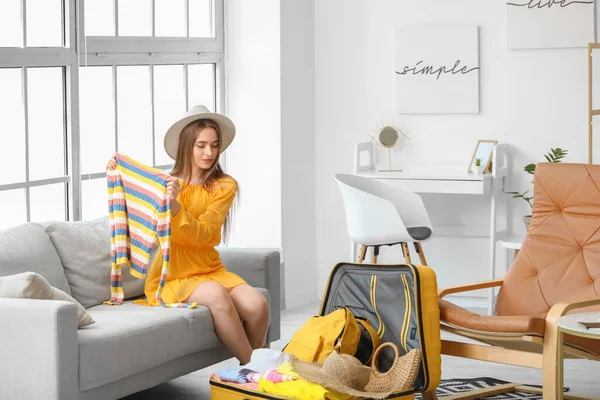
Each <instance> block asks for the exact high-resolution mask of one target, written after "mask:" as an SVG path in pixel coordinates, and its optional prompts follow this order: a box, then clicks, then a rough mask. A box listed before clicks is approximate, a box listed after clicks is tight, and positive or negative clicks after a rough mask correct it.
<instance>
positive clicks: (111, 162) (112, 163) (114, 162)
mask: <svg viewBox="0 0 600 400" xmlns="http://www.w3.org/2000/svg"><path fill="white" fill-rule="evenodd" d="M111 169H117V156H116V154H113V155H112V157H111V158H110V160H108V163H107V164H106V171H108V170H111Z"/></svg>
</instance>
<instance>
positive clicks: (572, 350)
mask: <svg viewBox="0 0 600 400" xmlns="http://www.w3.org/2000/svg"><path fill="white" fill-rule="evenodd" d="M503 283H504V279H494V280H490V281H484V282H479V283H473V284H467V285H461V286H454V287H449V288H445V289H440V290H439V291H438V296H439V298H440V299H441V298H443V297H444V296H446V295H449V294H452V293H464V292H469V291H473V290H479V289H489V288H495V287H500V286H502V284H503ZM594 305H600V297H599V298H596V299H592V300H587V301H581V302H574V303H558V304H555V305H554V306H553V307H552V308H551V309H550V311H549V312H548V314H547V316H546V327H545V331H544V336H543V337H542V336H537V335H522V334H518V333H516V334H515V333H502V332H482V331H474V330H468V329H464V328H460V327H455V326H452V325H449V324H444V323H442V326H441V328H442V330H444V331H447V332H451V333H454V334H457V335H460V336H464V337H468V338H471V339H474V340H477V341H479V342H483V343H487V344H489V345H492V346H493V347H490V346H485V345H478V344H470V343H463V342H456V341H452V340H442V354H446V355H450V356H456V357H463V358H471V359H475V360H481V361H490V362H496V363H501V364H508V365H519V366H523V367H530V368H538V369H541V370H542V377H543V382H542V383H543V389H539V388H535V387H529V386H523V385H521V384H518V383H509V384H506V385H500V386H494V387H492V388H487V389H480V390H476V391H471V392H468V393H461V394H457V395H453V396H448V397H444V398H443V399H444V400H454V399H478V398H481V397H486V396H492V395H496V394H500V393H509V392H529V393H538V394H543V397H544V400H551V399H552V400H554V399H558V398H563V397H561V396H562V395H563V393H562V392H563V374H562V368H563V365H562V362H560V363H559V362H558V360H559V356H561V355H562V356H563V357H564V358H565V359H566V358H579V359H589V360H595V361H600V357H599V356H597V355H595V354H592V353H589V352H587V351H585V350H583V349H580V348H576V347H572V346H570V345H567V344H564V343H563V339H562V332H560V331H559V329H558V326H557V324H556V322H557V320H558V319H559V318H560V317H562V316H563V315H565V314H566V313H567V312H568V311H570V310H573V309H577V308H583V307H589V306H594ZM564 398H565V399H573V400H582V399H586V398H584V397H580V396H574V395H564Z"/></svg>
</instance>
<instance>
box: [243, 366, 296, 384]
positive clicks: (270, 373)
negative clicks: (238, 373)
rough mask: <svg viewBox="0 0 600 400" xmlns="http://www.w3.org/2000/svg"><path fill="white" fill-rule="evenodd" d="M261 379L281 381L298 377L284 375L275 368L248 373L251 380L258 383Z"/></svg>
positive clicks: (274, 381)
mask: <svg viewBox="0 0 600 400" xmlns="http://www.w3.org/2000/svg"><path fill="white" fill-rule="evenodd" d="M261 379H266V380H268V381H270V382H273V383H280V382H289V381H294V380H296V379H298V378H296V377H295V376H289V375H284V374H282V373H280V372H277V370H275V369H268V370H266V371H263V372H252V373H250V374H248V380H249V381H250V382H255V383H258V381H259V380H261Z"/></svg>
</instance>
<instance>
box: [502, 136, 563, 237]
mask: <svg viewBox="0 0 600 400" xmlns="http://www.w3.org/2000/svg"><path fill="white" fill-rule="evenodd" d="M568 152H569V151H568V150H563V149H561V148H558V147H557V148H556V149H550V153H548V154H544V158H545V159H546V161H548V162H553V163H558V162H561V160H562V159H563V158H565V156H566V155H567V153H568ZM535 166H536V164H527V165H526V166H525V168H523V170H524V171H525V172H527V173H528V174H531V175H533V174H535ZM531 183H532V184H533V181H532V182H531ZM529 190H530V189H527V190H526V191H524V192H523V193H519V192H507V193H508V194H512V195H513V199H522V200H524V201H526V202H527V204H529V207H530V209H531V210H533V202H532V200H533V195H531V196H528V195H527V194H528V193H529ZM523 222H524V223H525V231H526V232H527V231H528V230H529V223H530V222H531V214H528V215H525V216H523Z"/></svg>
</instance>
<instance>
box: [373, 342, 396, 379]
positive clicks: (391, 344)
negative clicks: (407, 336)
mask: <svg viewBox="0 0 600 400" xmlns="http://www.w3.org/2000/svg"><path fill="white" fill-rule="evenodd" d="M384 347H391V348H392V349H394V353H395V355H394V362H393V363H392V366H393V365H395V364H396V363H397V362H398V360H399V359H400V350H399V349H398V346H396V345H395V344H394V343H392V342H385V343H382V344H381V345H380V346H379V347H377V350H375V354H373V361H371V369H372V370H373V372H377V373H379V374H381V373H382V372H381V371H380V370H379V369H378V368H377V361H378V359H379V353H380V352H381V349H383V348H384Z"/></svg>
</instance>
